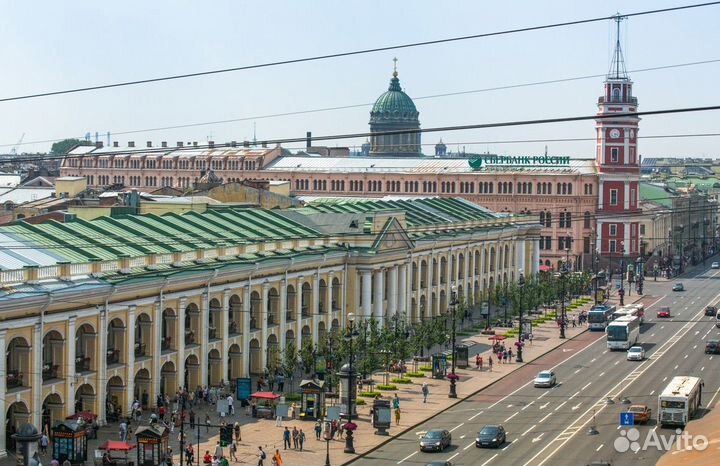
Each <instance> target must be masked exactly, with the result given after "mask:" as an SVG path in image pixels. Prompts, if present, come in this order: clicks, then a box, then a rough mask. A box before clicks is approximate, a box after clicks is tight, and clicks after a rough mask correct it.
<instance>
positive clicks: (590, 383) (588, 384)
mask: <svg viewBox="0 0 720 466" xmlns="http://www.w3.org/2000/svg"><path fill="white" fill-rule="evenodd" d="M590 385H592V382H588V383H587V384H586V385H585V386H584V387H583V388H581V389H580V391H583V390H585V389H586V388H588V387H589V386H590Z"/></svg>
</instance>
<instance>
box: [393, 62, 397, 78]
mask: <svg viewBox="0 0 720 466" xmlns="http://www.w3.org/2000/svg"><path fill="white" fill-rule="evenodd" d="M397 62H398V59H397V57H393V78H397V75H398V72H397Z"/></svg>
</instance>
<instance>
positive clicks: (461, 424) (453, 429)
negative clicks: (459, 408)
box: [450, 422, 465, 432]
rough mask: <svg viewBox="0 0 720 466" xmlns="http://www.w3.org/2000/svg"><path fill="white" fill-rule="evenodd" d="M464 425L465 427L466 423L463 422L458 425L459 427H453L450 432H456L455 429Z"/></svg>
mask: <svg viewBox="0 0 720 466" xmlns="http://www.w3.org/2000/svg"><path fill="white" fill-rule="evenodd" d="M464 425H465V423H464V422H461V423H460V424H458V425H456V426H455V427H453V428H452V429H450V432H453V431H455V429H457V428H458V427H462V426H464Z"/></svg>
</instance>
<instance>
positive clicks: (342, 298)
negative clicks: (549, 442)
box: [338, 269, 358, 329]
mask: <svg viewBox="0 0 720 466" xmlns="http://www.w3.org/2000/svg"><path fill="white" fill-rule="evenodd" d="M347 282H348V273H347V271H346V269H343V270H342V273H341V274H340V293H338V307H339V308H340V311H339V313H340V316H339V320H340V329H344V328H345V326H346V325H347V324H346V322H345V320H346V318H347V313H348V310H347V309H346V306H347V294H346V293H347V288H348V283H347ZM355 285H356V286H355V289H357V288H358V287H357V283H356V284H355ZM356 302H357V301H356ZM354 313H355V311H353V314H354Z"/></svg>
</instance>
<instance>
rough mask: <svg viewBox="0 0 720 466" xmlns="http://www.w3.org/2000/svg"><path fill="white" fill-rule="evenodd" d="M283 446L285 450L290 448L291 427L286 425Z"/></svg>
mask: <svg viewBox="0 0 720 466" xmlns="http://www.w3.org/2000/svg"><path fill="white" fill-rule="evenodd" d="M283 446H284V449H285V450H287V449H288V448H290V429H288V428H287V427H285V430H284V431H283Z"/></svg>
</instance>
